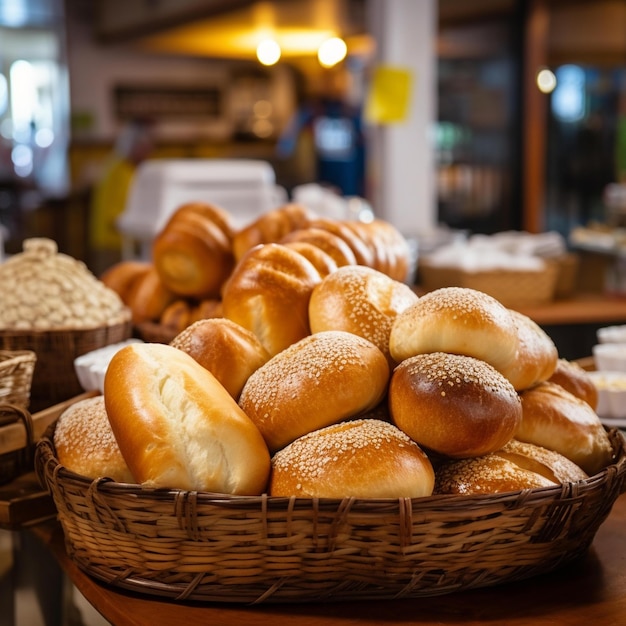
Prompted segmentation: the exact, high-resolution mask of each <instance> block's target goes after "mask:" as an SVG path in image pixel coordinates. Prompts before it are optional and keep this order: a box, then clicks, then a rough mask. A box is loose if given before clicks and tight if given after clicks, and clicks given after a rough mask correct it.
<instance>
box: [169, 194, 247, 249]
mask: <svg viewBox="0 0 626 626" xmlns="http://www.w3.org/2000/svg"><path fill="white" fill-rule="evenodd" d="M188 213H195V214H196V215H200V216H201V217H203V218H205V219H207V220H209V221H211V222H213V223H214V224H215V225H216V226H218V227H219V229H220V230H221V231H222V232H223V233H224V234H225V235H226V237H227V238H228V239H229V240H232V238H233V236H234V234H235V230H234V228H233V225H232V223H231V217H230V214H229V213H228V211H226V210H224V209H222V208H221V207H218V206H216V205H215V204H209V203H208V202H187V203H185V204H182V205H181V206H179V207H178V209H176V211H175V213H174V214H173V215H172V217H174V216H175V217H176V218H177V219H178V218H180V217H184V216H185V214H188ZM170 219H171V218H170Z"/></svg>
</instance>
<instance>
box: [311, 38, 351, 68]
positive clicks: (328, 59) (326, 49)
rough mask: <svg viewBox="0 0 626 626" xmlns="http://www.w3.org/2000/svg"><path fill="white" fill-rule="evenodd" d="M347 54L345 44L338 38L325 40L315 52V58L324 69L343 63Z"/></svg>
mask: <svg viewBox="0 0 626 626" xmlns="http://www.w3.org/2000/svg"><path fill="white" fill-rule="evenodd" d="M347 52H348V47H347V46H346V42H345V41H344V40H343V39H340V38H339V37H331V38H330V39H327V40H326V41H325V42H324V43H323V44H322V45H321V46H320V47H319V50H318V51H317V58H318V60H319V62H320V64H321V65H322V66H324V67H332V66H333V65H337V63H339V62H340V61H343V60H344V59H345V57H346V54H347Z"/></svg>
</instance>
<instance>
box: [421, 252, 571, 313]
mask: <svg viewBox="0 0 626 626" xmlns="http://www.w3.org/2000/svg"><path fill="white" fill-rule="evenodd" d="M558 277H559V267H558V265H557V264H556V263H546V264H545V269H543V270H538V271H530V270H506V269H499V270H490V271H486V270H485V271H479V272H469V271H466V270H463V269H461V268H457V267H444V266H439V265H433V264H431V263H429V262H428V260H427V259H424V260H421V261H420V263H419V280H420V285H421V287H422V288H423V289H424V290H425V291H433V290H435V289H439V288H441V287H466V288H469V289H476V290H477V291H484V292H485V293H487V294H489V295H490V296H493V297H494V298H496V299H497V300H499V301H500V302H501V303H502V304H504V306H523V305H534V304H543V303H545V302H550V301H552V300H554V296H555V290H556V285H557V280H558Z"/></svg>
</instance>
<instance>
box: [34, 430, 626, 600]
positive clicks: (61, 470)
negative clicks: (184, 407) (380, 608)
mask: <svg viewBox="0 0 626 626" xmlns="http://www.w3.org/2000/svg"><path fill="white" fill-rule="evenodd" d="M54 426H55V424H52V425H51V426H50V427H49V429H48V431H47V433H46V436H45V437H44V438H43V439H42V440H40V441H39V443H38V444H37V449H36V458H35V468H36V470H37V473H38V476H39V479H40V481H41V482H42V484H43V485H45V486H46V487H47V489H48V490H49V491H50V493H51V494H52V496H53V499H54V502H55V504H56V507H57V511H58V517H59V520H60V522H61V525H62V527H63V530H64V533H65V540H66V546H67V550H68V553H69V555H70V557H71V558H72V559H73V560H74V562H75V563H76V564H77V565H78V566H79V567H80V568H81V569H82V570H83V571H85V572H86V573H87V574H89V575H91V576H92V577H94V578H96V579H98V580H101V581H104V582H106V583H108V584H110V585H113V586H116V587H120V588H123V589H127V590H131V591H134V592H138V593H141V594H149V595H153V596H160V597H166V598H170V599H173V600H178V601H183V600H193V601H199V602H234V603H260V602H308V601H335V600H356V599H359V600H370V599H395V598H403V597H419V596H429V595H439V594H446V593H450V592H454V591H459V590H463V589H470V588H475V587H485V586H491V585H495V584H499V583H501V582H505V581H511V580H517V579H522V578H527V577H530V576H534V575H537V574H540V573H544V572H547V571H550V570H552V569H554V568H556V567H559V566H561V565H563V564H564V563H566V562H569V561H571V560H572V559H575V558H576V557H578V556H580V555H581V554H582V553H583V552H584V551H585V550H586V549H587V548H588V547H589V545H590V544H591V542H592V540H593V538H594V536H595V533H596V531H597V529H598V528H599V526H600V525H601V524H602V522H603V521H604V520H605V519H606V517H607V515H608V514H609V512H610V511H611V508H612V506H613V503H614V502H615V500H616V499H617V497H618V496H619V495H620V493H622V492H623V491H624V482H625V476H626V450H625V440H624V437H623V435H621V434H620V433H619V431H616V430H612V431H610V437H611V441H612V443H613V447H614V452H615V458H614V463H613V464H612V465H610V466H609V467H607V468H605V469H604V470H602V471H601V472H600V473H598V474H597V475H595V476H593V477H591V478H589V479H587V480H584V481H581V482H578V483H570V484H564V485H562V486H555V487H549V488H543V489H535V490H526V491H521V492H513V493H506V494H500V495H482V496H432V497H428V498H419V499H397V500H395V499H388V500H363V499H352V498H346V499H309V498H278V497H269V496H259V497H243V496H227V495H220V494H211V493H200V492H189V491H179V490H166V489H161V490H150V489H142V488H141V487H139V486H138V485H128V484H121V483H115V482H112V481H110V480H108V479H101V480H90V479H88V478H85V477H83V476H79V475H77V474H75V473H73V472H71V471H69V470H68V469H67V468H65V467H63V466H61V465H60V464H59V462H58V460H57V459H56V457H55V450H54V444H53V437H54Z"/></svg>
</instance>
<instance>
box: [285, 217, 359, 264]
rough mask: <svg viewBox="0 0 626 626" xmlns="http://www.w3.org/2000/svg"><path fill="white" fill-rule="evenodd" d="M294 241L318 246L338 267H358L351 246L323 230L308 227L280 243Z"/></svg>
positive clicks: (296, 231) (295, 232)
mask: <svg viewBox="0 0 626 626" xmlns="http://www.w3.org/2000/svg"><path fill="white" fill-rule="evenodd" d="M293 241H306V242H307V243H310V244H313V245H314V246H317V247H318V248H320V249H321V250H323V251H324V252H326V254H328V255H330V256H331V257H332V259H333V260H334V261H335V263H336V264H337V267H342V266H343V265H356V257H355V256H354V252H352V249H351V248H350V246H349V245H348V244H347V243H346V242H345V241H344V240H343V239H341V237H338V236H337V235H335V234H333V233H331V232H329V231H327V230H324V229H322V228H311V227H307V228H301V229H299V230H295V231H293V232H292V233H289V234H288V235H287V236H285V237H283V238H282V239H281V240H280V243H290V242H293Z"/></svg>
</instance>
